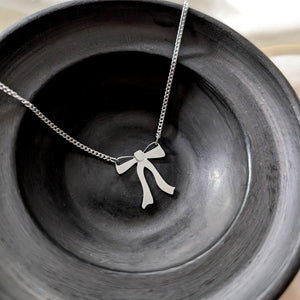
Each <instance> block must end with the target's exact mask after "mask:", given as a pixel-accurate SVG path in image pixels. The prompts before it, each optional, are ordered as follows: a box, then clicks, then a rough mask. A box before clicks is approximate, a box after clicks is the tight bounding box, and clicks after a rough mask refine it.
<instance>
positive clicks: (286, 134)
mask: <svg viewBox="0 0 300 300" xmlns="http://www.w3.org/2000/svg"><path fill="white" fill-rule="evenodd" d="M179 16H180V7H179V6H177V5H175V4H170V3H166V2H160V1H77V2H75V3H69V4H64V5H61V6H58V7H56V8H54V9H53V8H52V9H50V10H47V11H46V12H44V13H39V14H38V15H36V16H34V17H30V18H29V19H27V20H26V21H24V22H23V23H21V24H20V25H19V26H16V27H15V28H13V29H11V30H10V31H8V32H7V33H6V34H4V35H3V36H2V39H1V40H0V64H1V66H2V69H1V73H0V80H1V81H3V82H5V83H6V84H8V85H9V86H11V87H12V88H13V89H15V90H17V91H18V92H19V93H20V94H21V95H22V96H24V97H27V98H29V99H31V100H32V101H34V103H35V104H36V105H37V106H38V107H39V108H41V110H42V111H43V112H44V113H45V114H46V115H47V116H48V117H50V118H51V119H52V120H53V121H55V122H56V123H57V124H58V125H59V126H61V127H63V128H64V129H65V130H66V131H67V132H69V133H70V134H71V135H74V136H76V137H77V138H78V139H80V140H81V141H83V142H85V143H87V144H89V145H91V146H93V147H95V148H97V149H99V150H100V151H103V152H105V153H109V154H111V155H113V156H119V155H127V154H132V153H133V152H134V151H136V150H137V149H142V148H144V146H145V145H147V144H148V143H149V141H151V140H152V139H153V133H154V132H155V127H156V121H157V116H158V113H159V108H160V105H161V98H162V93H163V90H164V85H165V81H166V78H167V72H168V69H169V62H170V57H171V55H172V47H173V44H174V38H175V37H176V30H177V24H178V19H179ZM299 117H300V113H299V103H298V101H297V98H296V96H295V94H294V92H293V91H292V89H291V87H290V86H289V85H288V84H287V82H286V80H285V79H284V78H283V77H282V75H281V74H280V73H279V71H278V70H277V69H276V68H275V67H274V65H273V64H272V63H271V62H270V61H269V60H268V59H267V58H266V57H265V56H264V55H263V54H262V53H261V52H259V50H257V49H256V48H255V47H254V46H252V45H251V44H250V43H249V42H248V41H246V40H245V39H244V38H242V37H241V36H239V35H238V34H236V33H235V32H233V31H232V30H231V29H229V28H227V27H226V26H224V25H223V24H220V23H218V22H216V21H215V20H213V19H211V18H209V17H207V16H205V15H202V14H201V13H199V12H197V11H194V10H191V11H190V14H189V16H188V19H187V25H186V31H185V34H184V38H183V46H182V50H181V54H180V59H179V66H178V70H177V73H176V80H175V85H174V90H173V94H172V98H171V105H170V107H169V111H168V119H167V126H166V130H165V132H164V138H163V140H162V144H163V146H164V148H165V150H166V153H167V157H166V159H164V160H157V163H156V166H157V168H158V170H159V171H160V172H161V174H162V175H163V176H164V177H165V178H168V181H169V182H170V183H171V184H172V185H175V186H176V187H177V191H178V192H177V194H176V195H175V197H174V198H172V197H170V196H169V195H165V194H163V193H161V192H160V191H158V190H157V189H156V187H155V184H154V183H153V181H151V180H152V178H151V176H147V178H148V179H149V182H150V185H151V188H152V190H153V194H154V197H155V199H156V202H155V205H153V206H152V207H149V208H148V209H147V210H146V211H143V210H141V208H140V201H141V196H142V194H141V188H140V185H139V183H138V179H137V177H136V174H135V172H134V171H133V170H132V172H128V173H126V174H125V175H124V176H121V177H119V176H118V175H117V174H116V172H115V170H114V167H113V166H112V165H109V164H106V163H103V162H102V161H97V160H95V159H94V158H91V157H88V156H86V155H84V154H82V153H81V152H79V151H77V150H76V149H74V148H72V147H71V146H69V145H68V144H66V143H65V142H64V141H62V140H61V139H60V138H59V137H57V136H56V135H55V134H54V133H52V132H51V131H50V130H49V129H48V128H46V127H45V126H44V125H43V124H41V123H40V122H39V121H38V120H37V119H36V118H35V117H34V116H32V115H31V114H30V112H26V111H25V109H24V108H23V107H21V106H20V105H19V104H18V103H16V102H15V101H14V100H12V99H10V98H9V97H7V96H4V95H1V98H0V135H1V141H2V142H1V144H0V154H1V155H0V158H1V168H0V187H1V208H2V209H1V218H0V237H1V241H2V243H1V248H0V251H1V252H0V254H1V264H0V267H1V272H0V282H1V284H0V290H1V294H2V295H3V297H2V298H5V297H6V298H7V299H9V298H15V299H22V300H23V299H25V300H26V299H132V300H134V299H172V300H173V299H276V297H278V296H279V295H280V293H281V292H282V291H283V290H284V288H285V287H286V285H287V284H288V283H289V281H290V279H291V278H292V276H293V275H294V274H295V272H296V270H297V268H298V264H299V244H300V239H299V229H300V221H299V213H300V207H299V200H298V199H299V194H300V190H299V189H300V188H299V184H298V183H299V165H300V129H299V128H300V127H299ZM147 175H150V174H147Z"/></svg>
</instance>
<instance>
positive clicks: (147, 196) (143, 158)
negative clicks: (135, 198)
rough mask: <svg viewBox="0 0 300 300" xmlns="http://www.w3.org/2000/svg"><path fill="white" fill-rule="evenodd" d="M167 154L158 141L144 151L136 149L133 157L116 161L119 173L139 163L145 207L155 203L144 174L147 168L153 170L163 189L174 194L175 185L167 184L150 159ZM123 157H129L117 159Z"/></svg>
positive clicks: (138, 171)
mask: <svg viewBox="0 0 300 300" xmlns="http://www.w3.org/2000/svg"><path fill="white" fill-rule="evenodd" d="M153 144H155V145H156V146H155V148H153V149H151V150H149V151H147V149H148V148H149V147H150V146H151V145H153ZM165 156H166V154H165V151H164V150H163V149H162V147H161V146H160V145H159V144H158V143H152V144H150V145H149V146H148V147H147V148H146V149H145V150H144V151H142V150H138V151H136V152H135V153H134V155H133V156H130V157H132V159H130V160H128V161H126V162H124V163H122V164H118V163H116V169H117V172H118V174H119V175H121V174H124V173H125V172H127V171H128V170H129V169H130V168H131V167H133V166H134V165H135V164H137V174H138V177H139V180H140V182H141V184H142V188H143V203H142V208H143V209H145V208H146V207H147V205H149V204H153V197H152V194H151V191H150V188H149V185H148V183H147V181H146V178H145V174H144V169H145V168H147V169H148V170H150V171H151V173H152V174H153V176H154V178H155V181H156V184H157V185H158V187H159V188H160V189H161V190H162V191H164V192H165V193H167V194H170V195H173V194H174V190H175V187H173V186H171V185H169V184H167V183H166V182H165V180H164V179H163V178H162V177H161V175H160V174H159V173H158V171H157V169H156V168H155V167H154V165H153V164H152V163H151V162H150V161H149V159H153V158H161V157H165ZM122 158H127V157H120V158H118V159H117V161H119V160H120V159H122Z"/></svg>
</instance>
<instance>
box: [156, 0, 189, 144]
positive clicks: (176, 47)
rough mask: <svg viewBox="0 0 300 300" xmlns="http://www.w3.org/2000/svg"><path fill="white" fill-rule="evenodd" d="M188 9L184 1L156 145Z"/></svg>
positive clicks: (157, 135)
mask: <svg viewBox="0 0 300 300" xmlns="http://www.w3.org/2000/svg"><path fill="white" fill-rule="evenodd" d="M188 8H189V2H188V1H184V4H183V8H182V13H181V18H180V23H179V27H178V32H177V38H176V42H175V47H174V52H173V57H172V62H171V67H170V72H169V77H168V81H167V86H166V90H165V95H164V100H163V104H162V108H161V112H160V116H159V121H158V126H157V131H156V135H155V138H156V140H155V141H156V143H158V141H159V139H160V137H161V133H162V129H163V126H164V122H165V117H166V112H167V107H168V102H169V98H170V94H171V88H172V84H173V79H174V74H175V69H176V65H177V61H178V56H179V50H180V46H181V40H182V36H183V30H184V26H185V21H186V16H187V13H188Z"/></svg>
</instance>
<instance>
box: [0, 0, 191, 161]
mask: <svg viewBox="0 0 300 300" xmlns="http://www.w3.org/2000/svg"><path fill="white" fill-rule="evenodd" d="M188 7H189V2H188V1H184V4H183V8H182V13H181V18H180V23H179V28H178V32H177V38H176V43H175V47H174V52H173V58H172V62H171V68H170V72H169V77H168V81H167V86H166V91H165V95H164V99H163V104H162V109H161V113H160V117H159V122H158V127H157V132H156V135H155V137H156V141H155V143H158V140H159V139H160V137H161V133H162V128H163V125H164V120H165V115H166V111H167V106H168V101H169V97H170V92H171V87H172V83H173V78H174V74H175V69H176V64H177V60H178V55H179V49H180V45H181V39H182V35H183V30H184V26H185V21H186V16H187V12H188ZM0 90H1V91H3V92H4V93H6V94H7V95H9V96H11V97H13V98H15V99H17V100H19V101H20V102H21V103H22V104H23V105H24V106H25V107H27V108H28V109H30V110H31V111H32V112H33V113H34V114H35V115H36V116H37V117H38V118H39V119H40V120H42V121H43V122H44V123H45V124H46V125H47V126H49V127H50V128H51V129H52V130H53V131H55V132H56V133H57V134H58V135H60V136H61V137H62V138H64V139H65V140H66V141H68V142H69V143H71V144H73V145H74V146H76V147H77V148H79V149H81V150H83V151H85V152H87V153H89V154H91V155H93V156H95V157H97V158H100V159H103V160H105V161H107V162H111V163H116V162H117V161H118V159H117V158H115V157H112V156H109V155H107V154H104V153H101V152H99V151H96V150H94V149H92V148H90V147H88V146H86V145H84V144H82V143H81V142H79V141H78V140H76V139H75V138H73V137H71V136H70V135H68V134H67V133H66V132H65V131H63V130H62V129H60V128H59V127H58V126H57V125H55V124H54V123H53V122H52V121H51V120H49V119H48V118H47V117H46V116H45V115H44V114H43V113H42V112H41V111H40V110H39V109H38V108H37V107H36V106H35V105H33V104H32V103H31V102H30V101H28V100H26V99H24V98H23V97H21V96H20V95H19V94H18V93H16V92H15V91H13V90H12V89H10V88H9V87H8V86H6V85H5V84H3V83H2V82H1V81H0Z"/></svg>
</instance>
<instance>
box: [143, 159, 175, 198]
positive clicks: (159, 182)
mask: <svg viewBox="0 0 300 300" xmlns="http://www.w3.org/2000/svg"><path fill="white" fill-rule="evenodd" d="M144 165H145V167H146V168H147V169H149V170H150V171H151V172H152V174H153V176H154V179H155V181H156V184H157V185H158V187H159V188H160V189H161V190H162V191H164V192H165V193H167V194H170V195H173V194H174V191H175V187H174V186H171V185H169V184H168V183H166V181H165V180H164V179H163V178H162V177H161V175H160V174H159V173H158V171H157V169H156V168H155V167H154V166H153V164H152V163H151V162H150V161H149V160H146V161H145V164H144Z"/></svg>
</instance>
